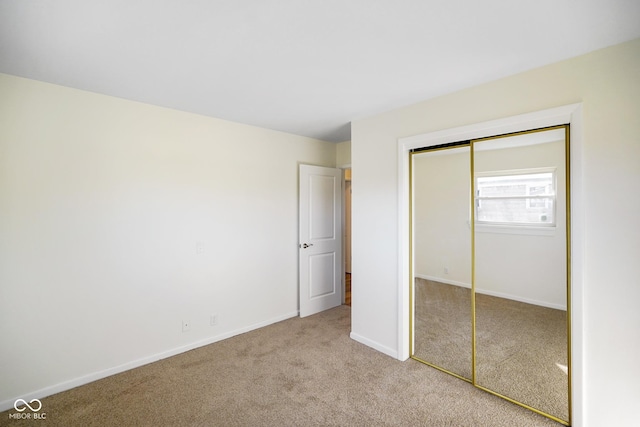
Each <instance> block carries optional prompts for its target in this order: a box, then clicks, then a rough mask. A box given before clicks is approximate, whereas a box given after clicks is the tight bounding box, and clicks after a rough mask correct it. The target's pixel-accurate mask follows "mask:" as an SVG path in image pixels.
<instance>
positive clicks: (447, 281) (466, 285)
mask: <svg viewBox="0 0 640 427" xmlns="http://www.w3.org/2000/svg"><path fill="white" fill-rule="evenodd" d="M415 277H416V278H417V279H424V280H431V281H432V282H438V283H444V284H445V285H452V286H459V287H461V288H467V289H471V284H469V283H464V282H458V281H456V280H450V279H447V278H444V277H436V276H428V275H425V274H416V275H415ZM476 293H478V294H483V295H488V296H491V297H498V298H504V299H509V300H513V301H518V302H524V303H526V304H531V305H538V306H540V307H546V308H553V309H556V310H562V311H567V306H566V305H561V304H554V303H550V302H546V301H539V300H534V299H530V298H524V297H521V296H518V295H511V294H507V293H503V292H495V291H491V290H487V289H481V288H476Z"/></svg>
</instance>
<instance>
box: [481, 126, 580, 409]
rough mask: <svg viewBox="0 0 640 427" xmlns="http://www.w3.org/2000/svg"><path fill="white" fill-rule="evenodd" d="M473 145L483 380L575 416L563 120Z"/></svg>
mask: <svg viewBox="0 0 640 427" xmlns="http://www.w3.org/2000/svg"><path fill="white" fill-rule="evenodd" d="M473 150H474V151H473V159H474V160H473V162H474V176H475V180H474V195H475V203H474V205H475V206H474V209H475V210H474V219H475V223H474V261H475V278H474V279H475V280H474V284H475V315H476V372H475V374H476V384H477V385H479V386H481V387H483V388H486V389H489V390H491V391H493V392H496V393H498V394H501V395H503V396H506V397H508V398H510V399H513V400H515V401H517V402H520V403H523V404H525V405H527V406H529V407H531V408H534V409H536V410H538V411H541V412H544V413H546V414H549V415H551V416H553V417H556V418H558V419H560V420H564V421H567V422H568V421H569V377H568V375H569V366H570V365H569V360H568V351H567V349H568V337H567V331H568V327H567V283H568V280H567V215H566V212H567V211H566V209H567V206H566V200H567V194H566V188H567V183H566V161H565V129H564V127H563V128H560V129H554V130H547V131H542V132H535V133H528V134H523V135H517V136H512V137H508V138H498V139H487V140H481V141H475V142H474V143H473Z"/></svg>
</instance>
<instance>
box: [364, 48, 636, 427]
mask: <svg viewBox="0 0 640 427" xmlns="http://www.w3.org/2000/svg"><path fill="white" fill-rule="evenodd" d="M639 75H640V40H635V41H631V42H628V43H624V44H621V45H618V46H614V47H611V48H608V49H604V50H600V51H597V52H593V53H591V54H588V55H584V56H580V57H577V58H574V59H570V60H567V61H563V62H560V63H556V64H552V65H549V66H545V67H542V68H538V69H535V70H532V71H529V72H526V73H522V74H518V75H515V76H512V77H509V78H505V79H501V80H498V81H495V82H492V83H488V84H484V85H480V86H477V87H473V88H470V89H467V90H463V91H460V92H457V93H454V94H451V95H447V96H443V97H440V98H436V99H432V100H428V101H425V102H422V103H419V104H416V105H413V106H410V107H406V108H402V109H398V110H394V111H391V112H388V113H385V114H381V115H377V116H374V117H369V118H365V119H362V120H356V121H354V122H353V124H352V166H353V168H354V170H355V171H357V181H356V182H357V185H354V189H353V267H352V270H353V283H352V286H353V305H352V331H353V334H354V335H355V336H358V337H361V338H362V341H363V342H368V343H369V344H370V345H375V346H376V347H377V348H382V349H387V350H389V352H393V351H396V352H397V351H398V342H399V330H398V322H399V318H398V315H399V314H398V301H397V299H398V295H399V289H400V286H401V284H399V283H398V268H399V264H398V259H399V253H398V241H399V238H398V206H397V202H398V197H399V195H398V138H402V137H407V136H411V135H418V134H422V133H427V132H433V131H436V130H442V129H448V128H452V127H457V126H463V125H469V124H473V123H479V122H484V121H488V120H493V119H499V118H503V117H510V116H514V115H518V114H523V113H528V112H533V111H540V110H545V109H549V108H553V107H556V106H561V105H568V104H572V103H578V102H581V103H583V123H584V125H583V129H582V130H583V139H582V147H583V152H582V159H581V160H582V165H583V176H582V182H581V185H582V188H583V189H584V193H585V194H584V200H583V204H584V208H583V209H584V212H582V214H583V217H584V224H583V225H584V227H583V230H581V236H580V239H581V241H582V242H584V247H583V248H582V250H583V253H584V260H583V265H584V272H583V273H584V277H583V289H582V294H583V295H584V301H583V309H584V318H583V319H582V325H583V329H584V330H583V336H584V343H583V356H584V376H583V378H581V379H580V381H581V382H582V383H583V385H582V393H583V399H582V401H581V402H578V405H577V406H578V407H579V408H581V410H582V412H581V413H579V414H577V415H575V417H576V420H577V423H578V424H577V425H584V426H590V427H598V426H603V425H631V424H633V423H634V422H636V421H637V409H636V408H635V405H636V402H638V401H640V386H639V385H638V384H639V382H638V381H637V378H640V364H639V363H638V357H637V355H638V354H640V334H638V331H639V330H640V310H639V309H638V301H640V286H638V283H639V281H638V280H639V279H638V278H639V277H640V264H638V262H637V260H638V259H639V258H640V232H639V230H640V228H639V226H638V218H639V217H640V198H639V197H636V195H637V194H640V120H639V119H638V118H639V117H640V84H639V80H638V76H639ZM372 242H375V244H372Z"/></svg>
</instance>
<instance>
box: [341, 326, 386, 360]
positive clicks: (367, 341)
mask: <svg viewBox="0 0 640 427" xmlns="http://www.w3.org/2000/svg"><path fill="white" fill-rule="evenodd" d="M349 336H350V337H351V339H352V340H354V341H358V342H359V343H360V344H364V345H366V346H368V347H371V348H373V349H375V350H378V351H379V352H381V353H384V354H386V355H387V356H391V357H393V358H394V359H397V358H398V352H397V351H396V350H395V349H393V348H391V347H387V346H386V345H382V344H380V343H379V342H377V341H372V340H370V339H369V338H365V337H363V336H362V335H358V334H356V333H355V332H351V333H350V334H349Z"/></svg>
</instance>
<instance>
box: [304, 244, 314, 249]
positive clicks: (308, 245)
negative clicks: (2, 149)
mask: <svg viewBox="0 0 640 427" xmlns="http://www.w3.org/2000/svg"><path fill="white" fill-rule="evenodd" d="M311 246H313V243H303V244H302V249H307V248H309V247H311Z"/></svg>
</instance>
